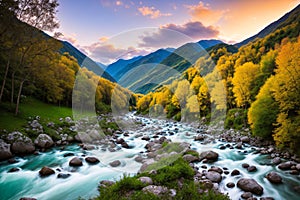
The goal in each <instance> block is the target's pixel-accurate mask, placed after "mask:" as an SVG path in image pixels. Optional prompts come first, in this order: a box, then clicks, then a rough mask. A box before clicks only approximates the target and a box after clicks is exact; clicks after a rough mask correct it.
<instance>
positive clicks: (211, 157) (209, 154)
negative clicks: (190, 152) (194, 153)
mask: <svg viewBox="0 0 300 200" xmlns="http://www.w3.org/2000/svg"><path fill="white" fill-rule="evenodd" d="M218 157H219V154H218V153H216V152H214V151H204V152H202V153H201V154H200V160H203V159H207V160H208V161H217V160H218Z"/></svg>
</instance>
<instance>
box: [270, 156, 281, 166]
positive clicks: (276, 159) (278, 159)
mask: <svg viewBox="0 0 300 200" xmlns="http://www.w3.org/2000/svg"><path fill="white" fill-rule="evenodd" d="M272 163H273V164H275V165H278V164H280V163H281V158H280V157H275V158H273V160H272Z"/></svg>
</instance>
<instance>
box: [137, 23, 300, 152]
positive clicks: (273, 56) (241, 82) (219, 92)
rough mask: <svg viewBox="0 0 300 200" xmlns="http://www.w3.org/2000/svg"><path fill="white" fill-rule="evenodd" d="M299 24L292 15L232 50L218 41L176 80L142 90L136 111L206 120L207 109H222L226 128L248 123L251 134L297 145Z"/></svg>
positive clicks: (212, 111)
mask: <svg viewBox="0 0 300 200" xmlns="http://www.w3.org/2000/svg"><path fill="white" fill-rule="evenodd" d="M299 24H300V23H299V21H297V20H295V21H294V23H291V24H289V25H287V26H285V27H282V28H280V29H278V30H277V31H275V32H274V33H271V34H269V35H268V36H266V37H265V38H262V39H257V40H255V41H253V42H251V43H249V44H247V45H245V46H242V47H240V48H239V50H238V52H236V53H234V52H228V51H227V49H226V48H225V47H221V48H219V49H218V50H217V51H214V52H213V53H211V55H210V56H206V57H201V58H199V60H198V61H197V62H196V63H195V65H194V66H192V67H191V68H189V69H188V70H186V71H185V72H184V73H183V74H182V77H181V78H180V79H179V80H175V81H173V82H172V84H170V85H167V86H164V87H161V88H159V89H158V90H157V91H155V92H153V93H149V94H147V95H145V96H143V97H142V98H141V99H140V100H139V101H138V103H137V107H138V112H140V113H147V112H151V113H158V115H161V114H164V115H166V117H169V118H171V117H173V118H174V119H175V120H187V121H188V120H190V119H189V118H191V117H196V118H197V119H199V118H201V119H204V118H205V119H206V120H211V117H212V115H214V116H218V115H222V112H225V113H226V115H227V116H226V120H225V127H226V128H231V127H233V128H237V129H240V128H242V127H248V126H250V127H251V129H252V133H253V135H256V136H261V137H264V138H268V139H270V138H273V139H274V140H275V142H276V144H277V145H278V146H279V147H288V148H291V149H292V150H295V151H297V145H300V128H299V127H300V115H299V114H300V113H299V112H300V58H299V53H300V37H299ZM298 151H299V150H298ZM298 153H300V152H298Z"/></svg>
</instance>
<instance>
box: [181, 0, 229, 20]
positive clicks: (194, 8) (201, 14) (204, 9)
mask: <svg viewBox="0 0 300 200" xmlns="http://www.w3.org/2000/svg"><path fill="white" fill-rule="evenodd" d="M186 7H187V8H188V10H189V13H190V15H191V17H192V20H193V21H201V22H203V23H205V24H206V25H211V24H215V23H217V22H218V21H219V20H220V19H221V18H222V17H223V16H224V14H225V13H226V11H224V10H213V9H211V8H210V7H209V4H204V3H203V2H201V1H200V2H199V3H198V4H197V5H186Z"/></svg>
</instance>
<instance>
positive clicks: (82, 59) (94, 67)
mask: <svg viewBox="0 0 300 200" xmlns="http://www.w3.org/2000/svg"><path fill="white" fill-rule="evenodd" d="M61 43H62V45H63V47H62V48H61V49H60V53H65V52H68V53H69V54H70V55H71V56H74V57H75V58H76V59H77V62H78V64H79V65H80V66H81V67H86V68H87V69H88V70H90V71H93V72H94V73H95V74H97V75H99V76H102V77H103V78H106V79H108V80H110V81H112V82H116V81H115V79H114V78H113V77H112V76H111V75H109V74H108V73H107V72H105V71H104V70H103V69H102V68H101V67H100V66H99V65H98V64H97V63H96V62H94V61H93V60H92V59H91V58H89V57H88V56H86V55H85V54H83V53H82V52H81V51H79V50H78V49H77V48H76V47H74V46H73V45H72V44H70V43H69V42H67V41H61Z"/></svg>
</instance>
